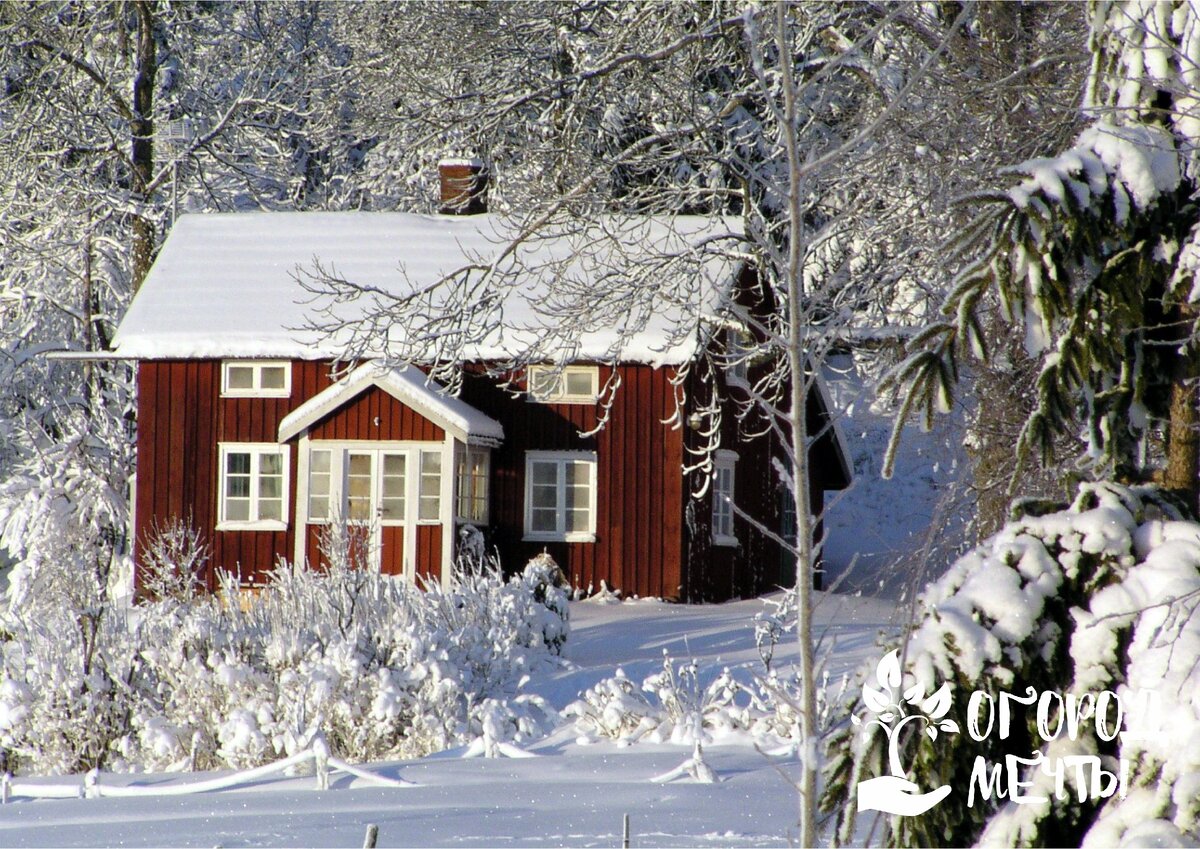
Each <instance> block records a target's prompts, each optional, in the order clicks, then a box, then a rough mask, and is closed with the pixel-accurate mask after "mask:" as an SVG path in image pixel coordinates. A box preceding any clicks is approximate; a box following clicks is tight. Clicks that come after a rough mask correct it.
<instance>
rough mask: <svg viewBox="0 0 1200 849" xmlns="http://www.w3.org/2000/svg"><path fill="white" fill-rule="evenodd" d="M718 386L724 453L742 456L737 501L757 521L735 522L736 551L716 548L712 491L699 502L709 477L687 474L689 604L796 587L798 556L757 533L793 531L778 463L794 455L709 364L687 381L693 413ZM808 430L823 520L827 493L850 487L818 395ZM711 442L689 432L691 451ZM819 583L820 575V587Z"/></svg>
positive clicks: (815, 507)
mask: <svg viewBox="0 0 1200 849" xmlns="http://www.w3.org/2000/svg"><path fill="white" fill-rule="evenodd" d="M763 367H765V366H760V367H759V368H760V369H761V368H763ZM756 371H757V370H756V369H755V370H752V371H751V379H752V380H753V379H756V377H757V375H756V373H755V372H756ZM718 385H719V386H720V387H721V397H722V398H724V399H726V400H725V402H724V403H723V404H722V407H721V429H720V432H721V447H722V448H725V449H730V450H733V451H735V452H736V454H737V457H738V459H737V464H736V471H735V476H734V502H735V503H736V504H737V507H738V509H739V510H740V511H742V512H744V513H745V514H747V515H748V516H749V517H751V518H750V520H748V519H746V518H743V517H741V516H736V517H735V518H734V534H735V536H736V537H737V540H738V545H737V546H725V545H717V544H714V543H713V541H712V509H713V496H712V492H711V487H708V488H707V491H705V494H704V495H703V496H702V497H700V498H696V497H694V496H693V495H692V493H696V492H700V491H702V490H706V487H705V483H706V479H707V477H708V473H707V472H706V471H704V470H701V469H697V470H694V471H692V472H691V473H689V474H688V478H687V488H688V489H687V494H686V495H685V499H684V502H683V505H682V509H683V516H684V524H685V526H686V527H688V528H690V529H691V533H689V534H688V535H687V538H686V550H685V552H684V564H683V586H684V592H683V597H684V598H685V599H686V600H688V601H714V600H725V599H729V598H738V597H742V598H751V597H754V596H758V595H762V594H763V593H767V592H771V591H773V590H776V589H779V588H785V587H794V586H795V585H796V573H795V562H794V560H793V558H792V555H791V554H790V553H789V552H787V551H786V550H785V549H784V547H783V546H781V545H779V544H778V543H777V542H776V541H775V540H774V539H772V538H771V537H770V536H769V535H768V534H766V533H764V532H763V531H762V530H761V529H760V528H759V527H756V526H755V523H758V524H759V525H761V526H763V527H765V528H769V529H771V530H772V531H773V532H775V533H779V534H782V533H783V529H784V526H785V524H786V523H785V521H784V510H785V499H786V500H787V501H788V502H790V500H791V493H790V491H789V490H788V489H787V488H786V487H785V486H784V484H783V482H782V481H781V480H780V476H779V473H778V471H777V470H776V468H775V463H774V458H779V459H781V460H782V459H783V458H785V457H786V456H787V452H786V450H785V448H784V446H783V445H781V444H780V434H778V433H776V432H774V431H771V429H770V428H769V427H768V424H767V422H766V421H765V419H764V418H763V417H762V415H761V414H757V413H749V414H746V413H745V412H744V405H743V404H741V403H739V402H740V401H744V400H746V395H745V392H744V390H742V389H739V388H738V387H736V386H732V387H731V386H729V385H728V383H727V381H726V380H725V376H724V375H723V374H722V373H720V372H719V371H715V370H713V371H710V370H708V368H707V367H706V366H705V365H704V364H697V369H696V370H695V372H694V373H693V374H692V375H690V376H689V378H688V381H687V391H688V398H689V406H688V410H689V412H690V411H692V410H695V409H698V408H699V407H700V406H701V405H702V404H703V402H704V401H705V400H706V399H708V398H709V397H711V392H712V391H713V387H714V386H718ZM806 426H807V432H808V434H809V437H810V439H812V444H811V447H810V449H809V500H810V505H811V507H812V513H813V515H814V516H817V517H820V516H821V515H822V512H823V510H824V497H825V490H827V489H842V488H844V487H846V486H847V485H848V484H849V480H848V479H847V477H846V471H845V470H844V469H843V468H842V465H841V461H840V459H839V455H840V448H839V447H838V445H837V439H836V437H835V435H834V431H833V430H832V429H831V428H830V427H829V426H828V413H827V411H826V410H825V408H824V406H823V402H822V401H821V400H820V397H819V395H818V394H817V393H812V394H810V396H809V398H808V403H807V405H806ZM783 435H784V436H785V437H786V438H790V437H787V436H786V429H785V431H784V434H783ZM705 443H706V440H705V439H704V438H702V437H701V435H700V434H699V433H696V432H692V431H688V433H687V437H686V445H687V447H688V448H690V449H691V450H692V451H696V452H698V451H700V450H701V449H702V448H703V447H704V445H705ZM792 530H793V531H794V528H793V529H792ZM823 535H824V528H823V526H822V524H821V523H820V522H818V525H817V529H816V537H817V539H821V538H822V537H823ZM819 569H820V564H819V563H818V570H819ZM820 583H821V577H820V573H818V576H817V579H816V584H817V586H818V588H819V587H820Z"/></svg>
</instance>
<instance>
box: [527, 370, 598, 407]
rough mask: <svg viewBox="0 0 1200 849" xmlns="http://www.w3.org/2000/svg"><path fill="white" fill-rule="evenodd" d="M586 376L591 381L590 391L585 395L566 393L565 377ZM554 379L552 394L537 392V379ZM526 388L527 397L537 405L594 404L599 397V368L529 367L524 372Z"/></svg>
mask: <svg viewBox="0 0 1200 849" xmlns="http://www.w3.org/2000/svg"><path fill="white" fill-rule="evenodd" d="M578 374H583V375H587V376H588V377H589V378H590V379H591V380H590V382H591V385H592V388H591V391H590V392H588V393H587V394H584V395H580V394H571V393H569V392H567V375H578ZM547 376H549V377H555V378H556V379H557V381H558V383H557V387H556V389H555V390H554V391H553V392H537V391H535V390H534V387H535V386H537V385H538V382H539V377H547ZM525 379H526V388H527V389H528V390H529V397H530V398H532V399H533V400H534V401H537V402H538V403H539V404H595V403H596V400H597V399H598V398H599V397H600V367H599V366H563V367H562V368H561V369H560V368H556V367H555V366H529V367H528V368H527V369H526V370H525Z"/></svg>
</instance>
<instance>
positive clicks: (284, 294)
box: [113, 212, 738, 364]
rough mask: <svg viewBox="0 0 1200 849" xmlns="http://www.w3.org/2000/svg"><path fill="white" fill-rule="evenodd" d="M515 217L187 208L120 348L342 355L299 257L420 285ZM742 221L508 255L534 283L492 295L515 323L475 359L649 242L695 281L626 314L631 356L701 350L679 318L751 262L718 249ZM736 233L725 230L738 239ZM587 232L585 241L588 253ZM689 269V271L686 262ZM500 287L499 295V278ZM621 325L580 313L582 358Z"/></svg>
mask: <svg viewBox="0 0 1200 849" xmlns="http://www.w3.org/2000/svg"><path fill="white" fill-rule="evenodd" d="M513 227H514V225H512V224H511V223H509V222H508V221H507V220H505V219H501V218H500V217H499V216H495V215H471V216H452V215H416V214H409V213H392V212H254V213H218V214H206V215H184V216H181V217H180V218H179V220H178V221H177V222H176V223H175V226H174V227H173V229H172V231H171V233H170V235H169V236H168V238H167V240H166V242H165V243H164V244H163V247H162V250H161V251H160V253H159V255H158V258H157V260H156V261H155V263H154V265H153V267H152V268H151V270H150V273H149V274H148V275H147V277H146V279H145V281H144V282H143V283H142V286H141V288H140V290H139V291H138V293H137V295H136V296H135V297H134V299H133V303H132V304H131V305H130V308H129V311H128V312H127V313H126V316H125V318H124V320H123V321H122V322H121V325H120V327H119V328H118V330H117V333H116V335H115V337H114V340H113V348H114V350H115V351H116V352H117V353H118V354H120V355H122V356H126V357H130V358H133V359H172V358H216V357H286V358H297V359H326V358H332V357H336V356H338V355H339V354H342V353H344V351H343V348H344V345H345V340H344V339H338V338H322V337H321V336H319V335H317V334H316V333H314V332H313V331H311V330H305V329H304V328H306V327H308V325H309V322H310V321H311V320H312V319H313V317H314V315H315V310H316V306H317V305H316V304H315V303H314V301H313V296H312V294H311V293H310V292H309V291H307V290H305V289H304V288H303V287H302V286H301V285H300V283H299V282H298V281H297V273H298V269H308V270H311V269H312V268H313V267H314V262H317V261H319V262H320V264H321V266H322V267H323V268H325V269H326V270H329V271H333V272H336V274H337V275H338V276H339V277H341V278H343V279H345V280H349V281H353V282H354V283H357V284H362V285H365V286H371V287H377V288H378V289H380V290H382V291H384V292H388V293H392V294H397V295H406V294H410V293H411V292H413V291H414V289H417V288H420V287H425V286H428V285H429V284H431V283H433V282H434V281H436V280H438V279H439V278H441V277H442V276H443V275H445V274H447V273H449V272H452V271H455V270H457V269H459V268H461V267H463V266H464V265H466V264H468V263H472V262H475V263H477V262H480V261H481V260H482V261H484V262H490V261H491V260H492V259H493V258H495V257H496V256H498V255H499V254H500V252H501V251H502V250H503V249H504V248H505V247H506V246H507V245H508V244H510V243H511V241H512V235H513V233H514V232H515V231H514V229H513ZM736 232H737V225H736V224H734V223H731V222H726V221H723V220H719V219H718V220H712V219H707V218H701V217H692V216H677V217H673V218H670V219H665V218H655V217H649V216H645V217H633V216H630V217H627V218H621V219H616V218H613V219H611V221H610V226H607V227H605V228H604V232H603V235H602V236H601V237H597V236H596V234H595V233H591V234H588V233H583V234H577V235H576V236H573V237H565V236H564V237H559V238H541V239H531V240H529V241H528V243H525V244H522V246H521V247H520V249H519V250H518V251H516V252H515V255H514V256H512V257H510V258H509V259H507V260H506V261H505V263H504V264H502V267H501V270H502V271H503V270H505V268H507V270H509V271H511V270H512V269H521V271H520V272H519V273H520V275H521V276H520V277H519V278H518V279H519V280H520V286H519V287H509V288H506V289H505V291H506V292H507V294H505V295H504V298H503V301H502V303H500V304H499V305H497V304H496V303H492V304H490V307H491V308H492V309H497V308H498V309H500V310H502V314H503V317H504V321H503V330H502V331H498V332H492V333H489V334H488V335H487V337H486V338H479V339H472V340H471V345H470V346H468V347H467V349H466V351H465V352H464V359H467V360H499V359H504V358H505V357H506V356H512V355H514V354H517V353H520V352H523V351H526V350H528V347H527V346H528V344H529V342H530V340H532V339H538V338H542V337H545V336H546V335H547V334H548V331H553V330H562V327H563V326H567V327H571V328H575V327H576V322H574V321H571V320H568V319H566V318H564V319H558V321H559V324H560V326H559V327H557V328H555V327H550V326H548V322H554V321H555V320H556V319H553V318H547V315H546V310H545V309H544V308H543V307H544V305H545V304H546V303H548V302H550V301H552V300H553V299H554V298H555V297H558V295H557V294H556V293H557V292H558V291H559V290H558V289H556V284H558V282H559V281H560V280H561V279H563V278H564V277H570V278H572V279H574V280H575V282H576V285H577V286H578V285H579V284H581V283H582V284H584V285H586V283H587V281H591V280H600V281H602V280H603V277H604V275H605V274H606V273H607V272H608V270H609V269H610V268H611V267H612V266H611V264H610V262H609V260H610V259H611V257H612V256H614V255H615V254H616V253H617V252H619V251H620V252H623V254H624V256H625V257H626V258H627V257H628V256H629V255H630V254H633V255H637V254H638V253H639V252H643V253H645V255H646V256H647V257H650V256H659V257H661V256H663V255H664V254H674V255H676V256H683V257H688V258H690V264H688V263H687V262H680V263H678V264H677V267H678V268H680V269H683V268H687V272H686V273H687V274H689V275H690V277H689V278H688V279H687V280H686V281H684V282H685V283H686V285H681V286H680V287H679V288H678V290H677V291H678V292H681V293H685V292H686V293H689V294H687V296H686V297H680V298H672V299H671V303H669V304H667V303H662V304H657V305H655V307H654V308H653V311H652V314H650V315H648V316H647V315H645V314H642V315H641V317H639V318H634V319H625V320H627V321H632V322H634V323H633V324H630V325H629V328H630V330H629V331H628V332H626V334H624V335H625V338H624V339H623V340H622V341H621V345H620V348H621V354H620V356H621V359H623V360H625V361H628V362H647V363H653V364H677V363H681V362H685V361H686V360H688V359H690V358H691V357H692V356H693V355H694V354H695V352H696V348H697V345H698V344H699V342H700V339H699V335H700V334H699V332H690V331H689V333H685V334H680V333H679V328H681V327H683V328H698V326H699V320H700V319H703V318H704V317H705V316H707V315H716V314H717V313H718V312H719V310H720V308H721V305H722V303H723V298H724V296H725V295H726V294H727V293H728V291H729V289H730V287H731V285H732V282H733V280H734V278H735V276H736V273H737V270H738V261H737V259H736V258H734V257H731V256H730V254H729V253H721V252H719V251H711V250H710V249H711V245H712V244H713V243H714V242H722V239H721V238H720V237H721V236H722V235H725V236H730V235H732V234H735V233H736ZM734 241H735V240H734V239H728V238H727V239H725V240H723V244H724V247H725V250H726V251H729V250H730V249H731V248H733V247H734V245H733V244H732V243H733V242H734ZM617 243H620V245H621V246H622V247H621V248H618V247H617ZM580 245H584V246H585V247H584V250H583V252H582V254H580V255H579V257H578V258H576V253H575V252H576V251H577V250H579V248H580ZM701 245H703V246H707V247H703V248H698V246H701ZM630 246H632V247H633V250H632V251H630V250H629V248H630ZM625 261H626V262H628V260H627V259H626V260H625ZM634 267H635V268H636V265H635V266H634ZM646 267H647V268H648V269H649V268H650V267H651V266H650V265H647V266H646ZM538 269H540V272H539V271H538ZM650 273H652V272H650V271H647V275H649V274H650ZM678 273H679V274H680V275H681V277H680V279H681V281H682V280H683V277H682V275H683V274H684V273H685V272H683V271H680V272H678ZM693 278H694V279H693ZM628 279H629V277H628V276H626V277H625V280H628ZM596 285H597V286H604V285H606V284H605V283H604V282H598V283H597V284H596ZM488 291H489V295H490V296H491V297H493V298H494V294H492V292H493V290H488ZM356 308H357V309H365V308H366V307H365V306H364V307H354V306H350V305H343V307H342V309H343V311H342V312H341V313H339V315H340V316H341V317H342V318H346V317H351V318H352V317H353V315H349V314H348V313H347V312H346V311H347V310H353V309H356ZM615 320H617V321H619V320H621V319H615ZM389 332H396V331H394V330H392V331H389ZM621 335H622V334H621V333H620V332H619V330H618V328H616V327H605V326H601V325H600V324H599V323H597V324H594V325H591V326H583V325H579V326H578V334H577V339H578V343H579V344H578V347H577V349H576V350H575V351H574V352H573V354H574V357H575V358H577V359H607V358H609V357H610V356H611V354H612V349H613V347H614V343H615V342H616V340H618V338H620V337H621ZM408 343H409V344H411V340H408ZM430 344H431V348H430V350H431V351H432V350H433V348H432V345H433V343H432V342H431V343H430ZM408 353H409V354H410V355H411V354H412V351H411V350H409V351H408ZM418 353H419V352H418ZM417 358H418V359H419V358H420V357H417Z"/></svg>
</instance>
